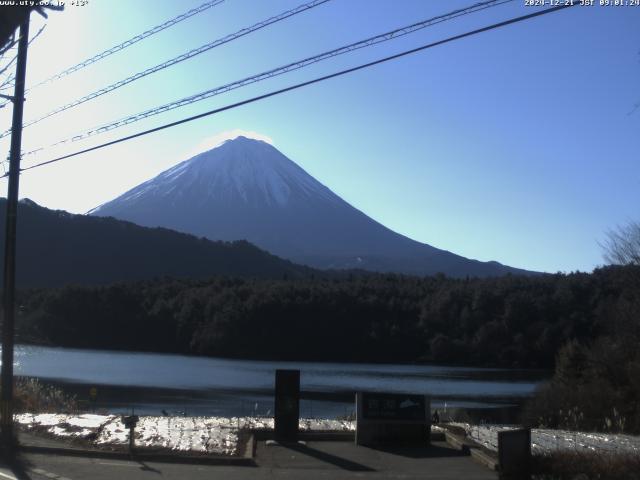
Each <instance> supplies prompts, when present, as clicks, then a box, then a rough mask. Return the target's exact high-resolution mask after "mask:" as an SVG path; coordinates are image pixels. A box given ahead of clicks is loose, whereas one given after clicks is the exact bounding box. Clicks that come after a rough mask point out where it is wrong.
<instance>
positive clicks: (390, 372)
mask: <svg viewBox="0 0 640 480" xmlns="http://www.w3.org/2000/svg"><path fill="white" fill-rule="evenodd" d="M279 368H294V369H299V370H300V371H301V389H302V391H303V392H304V393H303V395H302V397H303V400H302V402H301V415H302V416H310V417H313V416H315V417H325V418H335V417H336V416H340V415H345V414H349V413H351V412H352V410H353V394H354V392H356V391H383V392H404V393H418V394H427V395H431V396H432V398H433V400H432V404H433V405H434V406H435V407H439V408H444V406H445V403H446V405H447V407H455V406H458V407H497V406H504V405H509V404H514V403H518V402H520V401H522V399H524V398H526V397H527V396H529V395H531V393H532V392H533V390H534V389H535V387H536V386H537V384H538V383H539V382H540V381H542V380H543V379H544V378H545V375H546V372H540V371H531V370H504V369H487V368H468V367H446V366H430V365H394V364H352V363H311V362H271V361H254V360H229V359H220V358H206V357H190V356H182V355H166V354H155V353H132V352H112V351H97V350H75V349H67V348H48V347H35V346H26V345H19V346H17V347H16V352H15V374H16V375H21V376H27V377H36V378H39V379H41V380H44V381H47V382H50V383H56V384H59V385H62V386H63V387H64V388H65V389H67V390H70V391H72V392H73V393H75V394H76V395H77V397H78V399H80V400H88V399H89V389H90V388H91V387H96V388H97V391H98V396H97V401H96V403H95V405H94V408H96V409H97V410H108V411H113V412H124V411H128V410H130V409H131V408H135V411H136V413H141V414H149V415H158V414H160V412H161V411H162V410H165V411H166V412H169V413H171V414H175V413H185V414H188V415H222V416H237V415H253V414H257V415H269V414H271V412H273V400H272V397H273V387H274V376H275V373H274V372H275V370H276V369H279Z"/></svg>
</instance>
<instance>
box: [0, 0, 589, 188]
mask: <svg viewBox="0 0 640 480" xmlns="http://www.w3.org/2000/svg"><path fill="white" fill-rule="evenodd" d="M575 5H579V4H578V3H574V4H566V5H560V6H557V7H552V8H547V9H544V10H539V11H537V12H533V13H530V14H528V15H522V16H520V17H515V18H511V19H509V20H505V21H503V22H499V23H494V24H492V25H489V26H486V27H482V28H479V29H477V30H472V31H469V32H466V33H462V34H459V35H455V36H453V37H448V38H445V39H444V40H438V41H437V42H433V43H429V44H426V45H422V46H420V47H417V48H413V49H411V50H405V51H403V52H400V53H397V54H395V55H390V56H388V57H384V58H380V59H378V60H374V61H372V62H368V63H364V64H361V65H358V66H356V67H351V68H348V69H346V70H341V71H339V72H335V73H331V74H329V75H324V76H322V77H318V78H314V79H313V80H308V81H306V82H302V83H297V84H295V85H291V86H289V87H285V88H282V89H279V90H274V91H272V92H269V93H265V94H263V95H259V96H257V97H253V98H249V99H247V100H243V101H241V102H237V103H233V104H230V105H226V106H224V107H220V108H216V109H214V110H209V111H208V112H204V113H200V114H198V115H193V116H191V117H187V118H183V119H182V120H177V121H175V122H171V123H167V124H164V125H161V126H159V127H155V128H151V129H149V130H144V131H142V132H138V133H134V134H132V135H127V136H125V137H121V138H118V139H116V140H112V141H110V142H106V143H102V144H100V145H96V146H93V147H90V148H85V149H83V150H79V151H76V152H74V153H69V154H67V155H63V156H61V157H57V158H54V159H52V160H47V161H46V162H41V163H37V164H35V165H31V166H30V167H26V168H23V169H21V171H26V170H31V169H34V168H38V167H42V166H44V165H50V164H52V163H56V162H59V161H61V160H66V159H67V158H71V157H75V156H77V155H82V154H83V153H88V152H92V151H94V150H99V149H102V148H106V147H109V146H111V145H115V144H117V143H122V142H125V141H128V140H132V139H134V138H138V137H142V136H144V135H149V134H151V133H155V132H158V131H160V130H165V129H167V128H171V127H175V126H178V125H182V124H183V123H187V122H192V121H194V120H198V119H200V118H204V117H208V116H211V115H215V114H217V113H221V112H224V111H226V110H231V109H234V108H237V107H241V106H243V105H248V104H250V103H254V102H257V101H260V100H264V99H267V98H270V97H274V96H276V95H280V94H283V93H286V92H290V91H292V90H297V89H299V88H302V87H306V86H309V85H313V84H315V83H320V82H323V81H325V80H329V79H331V78H336V77H340V76H343V75H346V74H349V73H353V72H356V71H359V70H363V69H365V68H369V67H373V66H375V65H379V64H381V63H386V62H389V61H391V60H396V59H398V58H401V57H405V56H407V55H411V54H414V53H417V52H421V51H423V50H427V49H429V48H433V47H437V46H439V45H443V44H445V43H450V42H453V41H455V40H460V39H463V38H466V37H470V36H472V35H477V34H479V33H483V32H487V31H489V30H495V29H497V28H501V27H505V26H507V25H511V24H514V23H518V22H523V21H525V20H529V19H532V18H535V17H539V16H542V15H546V14H548V13H553V12H557V11H559V10H563V9H565V8H570V7H573V6H575ZM5 176H6V175H3V176H2V177H0V178H3V177H5Z"/></svg>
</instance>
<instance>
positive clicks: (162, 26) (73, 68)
mask: <svg viewBox="0 0 640 480" xmlns="http://www.w3.org/2000/svg"><path fill="white" fill-rule="evenodd" d="M224 1H225V0H210V1H208V2H205V3H203V4H202V5H200V6H199V7H196V8H193V9H191V10H189V11H187V12H185V13H182V14H180V15H178V16H177V17H174V18H172V19H170V20H167V21H166V22H164V23H161V24H160V25H156V26H155V27H153V28H150V29H149V30H146V31H144V32H142V33H140V34H138V35H136V36H134V37H132V38H130V39H129V40H125V41H124V42H122V43H120V44H118V45H116V46H114V47H111V48H108V49H107V50H105V51H103V52H100V53H98V54H97V55H94V56H93V57H91V58H87V59H86V60H83V61H82V62H80V63H77V64H75V65H73V66H71V67H69V68H67V69H65V70H63V71H61V72H60V73H57V74H55V75H52V76H51V77H49V78H47V79H45V80H43V81H41V82H40V83H37V84H35V85H33V86H32V87H31V90H33V89H34V88H36V87H39V86H40V85H43V84H45V83H48V82H52V81H54V80H59V79H61V78H62V77H66V76H67V75H70V74H72V73H74V72H77V71H78V70H81V69H83V68H85V67H87V66H89V65H91V64H93V63H96V62H98V61H100V60H102V59H104V58H106V57H108V56H110V55H113V54H114V53H116V52H119V51H121V50H124V49H125V48H127V47H130V46H131V45H133V44H135V43H138V42H139V41H141V40H144V39H145V38H148V37H150V36H152V35H155V34H156V33H158V32H161V31H162V30H166V29H167V28H169V27H173V26H174V25H176V24H178V23H180V22H182V21H184V20H187V19H188V18H191V17H193V16H194V15H198V14H199V13H202V12H204V11H206V10H208V9H210V8H212V7H215V6H216V5H219V4H221V3H222V2H224Z"/></svg>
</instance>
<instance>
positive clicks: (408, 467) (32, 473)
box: [0, 442, 498, 480]
mask: <svg viewBox="0 0 640 480" xmlns="http://www.w3.org/2000/svg"><path fill="white" fill-rule="evenodd" d="M24 462H25V463H24V468H23V471H22V473H21V472H20V471H18V470H15V471H13V472H12V471H11V470H9V469H7V468H4V469H0V480H4V479H10V480H11V479H17V480H22V479H33V480H41V479H49V480H79V479H86V478H91V479H92V480H94V479H95V480H102V479H117V480H138V479H143V480H144V479H156V480H159V479H162V480H165V479H194V480H200V479H208V480H210V479H211V478H224V479H225V480H245V479H258V480H260V479H288V478H290V479H299V478H300V479H304V480H317V479H332V480H333V479H336V480H340V479H352V478H364V479H367V478H371V479H400V478H402V479H404V480H413V479H418V478H420V479H430V478H432V479H435V478H438V479H442V480H447V479H460V478H464V479H468V480H485V479H487V480H488V479H497V478H498V477H497V475H496V474H495V473H494V472H491V471H489V470H488V469H487V468H486V467H483V466H481V465H478V464H476V463H475V462H474V461H473V460H472V459H471V458H470V457H468V456H463V455H461V454H460V453H459V452H457V451H455V450H453V449H451V448H448V447H447V446H446V444H444V443H438V442H436V443H434V445H433V446H432V447H431V448H430V449H428V450H427V449H413V450H411V449H403V450H396V451H383V450H374V449H370V448H364V447H356V446H355V445H353V444H352V443H350V442H309V443H308V444H307V445H305V446H302V445H294V446H289V447H284V446H266V445H265V444H264V443H262V442H261V443H259V444H258V447H257V452H256V463H257V465H258V466H256V467H238V466H206V465H184V464H169V463H155V462H136V461H124V460H123V461H121V460H106V459H96V458H85V457H63V456H56V455H49V454H27V455H25V456H24Z"/></svg>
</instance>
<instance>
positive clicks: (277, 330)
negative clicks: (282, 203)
mask: <svg viewBox="0 0 640 480" xmlns="http://www.w3.org/2000/svg"><path fill="white" fill-rule="evenodd" d="M632 268H636V271H637V267H607V268H602V269H598V270H596V271H595V272H593V273H591V274H586V273H573V274H568V275H561V274H556V275H544V276H536V277H518V276H505V277H501V278H493V279H466V280H465V279H451V278H446V277H444V276H435V277H428V278H415V277H404V276H398V275H365V276H349V277H345V278H342V279H326V278H309V279H303V280H300V279H296V280H286V279H282V280H248V279H231V278H214V279H211V280H207V281H200V280H198V281H196V280H174V279H163V280H154V281H141V282H135V283H122V284H114V285H109V286H96V287H86V286H67V287H63V288H58V289H46V290H45V289H42V290H31V291H25V292H22V293H21V297H20V311H19V315H18V332H19V341H23V342H32V343H44V344H49V345H57V346H65V347H77V348H96V349H119V350H120V349H121V350H144V351H157V352H174V353H189V354H198V355H211V356H222V357H240V358H259V359H283V360H284V359H288V360H293V359H295V360H323V361H367V362H434V363H447V364H465V365H478V366H480V365H482V366H502V367H536V368H551V367H553V365H554V359H555V356H556V353H557V352H558V351H559V349H560V348H561V347H562V346H563V345H565V344H566V343H567V342H568V341H570V340H575V341H578V342H580V343H585V342H589V341H591V340H592V339H595V338H596V337H598V336H600V335H603V334H605V333H606V331H607V329H608V328H609V327H608V325H611V324H613V323H614V318H613V316H615V312H616V309H617V308H618V305H619V303H620V302H621V301H623V299H624V298H625V296H626V295H627V294H628V290H629V288H630V287H629V286H628V285H629V284H628V282H627V281H626V280H625V279H626V277H627V276H628V274H629V271H630V269H632Z"/></svg>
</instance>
